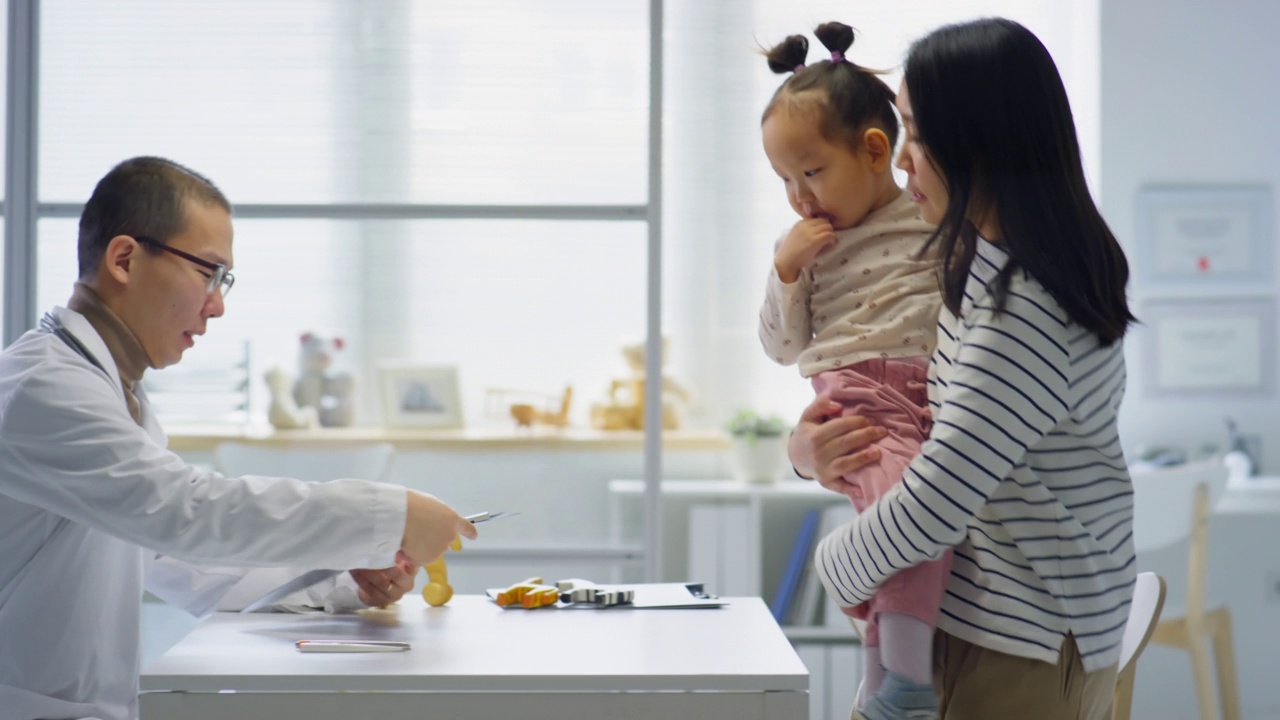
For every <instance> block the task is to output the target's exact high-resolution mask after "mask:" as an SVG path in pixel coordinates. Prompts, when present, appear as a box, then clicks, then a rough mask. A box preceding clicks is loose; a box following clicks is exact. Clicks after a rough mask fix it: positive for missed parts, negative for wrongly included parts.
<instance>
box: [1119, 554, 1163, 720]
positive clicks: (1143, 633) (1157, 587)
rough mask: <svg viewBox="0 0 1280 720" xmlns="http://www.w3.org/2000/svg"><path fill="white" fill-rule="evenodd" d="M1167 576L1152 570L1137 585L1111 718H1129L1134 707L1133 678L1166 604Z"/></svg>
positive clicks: (1121, 644)
mask: <svg viewBox="0 0 1280 720" xmlns="http://www.w3.org/2000/svg"><path fill="white" fill-rule="evenodd" d="M1164 590H1165V588H1164V578H1162V577H1160V576H1159V575H1157V574H1155V573H1151V572H1144V573H1138V579H1137V581H1136V583H1135V584H1134V587H1133V604H1131V605H1130V606H1129V621H1128V622H1127V623H1126V624H1125V627H1124V637H1123V638H1122V639H1121V641H1120V672H1119V674H1117V675H1116V695H1115V700H1114V701H1113V703H1112V705H1111V720H1129V714H1130V713H1131V712H1132V709H1133V682H1134V676H1135V675H1137V672H1138V657H1139V656H1140V655H1142V651H1143V649H1145V648H1146V647H1147V641H1148V640H1150V639H1151V634H1152V633H1153V632H1155V629H1156V622H1157V621H1159V620H1160V611H1161V610H1162V609H1163V608H1164Z"/></svg>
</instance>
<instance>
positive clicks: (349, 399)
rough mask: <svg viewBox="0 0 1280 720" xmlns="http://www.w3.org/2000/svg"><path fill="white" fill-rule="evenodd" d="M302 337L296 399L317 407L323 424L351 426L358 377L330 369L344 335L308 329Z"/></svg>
mask: <svg viewBox="0 0 1280 720" xmlns="http://www.w3.org/2000/svg"><path fill="white" fill-rule="evenodd" d="M299 340H300V345H299V350H298V367H299V374H298V380H297V382H295V383H294V384H293V399H294V401H295V402H296V403H297V404H298V407H300V408H307V407H311V408H315V409H316V413H317V414H318V415H319V418H320V425H321V426H323V427H348V426H350V425H351V424H353V423H354V422H355V419H356V403H355V379H354V378H352V377H351V375H349V374H348V373H333V374H330V373H329V372H328V370H329V366H330V365H332V364H333V356H334V355H336V354H337V353H338V352H339V351H341V350H342V346H343V344H344V343H343V341H342V338H340V337H334V338H331V339H330V338H323V337H320V336H319V335H316V334H314V333H304V334H303V335H302V337H301V338H300V339H299Z"/></svg>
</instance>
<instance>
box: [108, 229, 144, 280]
mask: <svg viewBox="0 0 1280 720" xmlns="http://www.w3.org/2000/svg"><path fill="white" fill-rule="evenodd" d="M141 247H142V246H141V245H139V244H138V241H137V240H134V239H133V238H131V237H129V236H128V235H117V236H115V237H113V238H111V241H110V242H108V243H107V251H106V252H104V253H103V254H102V266H101V267H100V268H98V272H100V273H105V274H106V275H109V276H110V277H111V279H112V280H115V281H116V282H117V283H120V284H121V285H128V284H129V275H130V272H131V271H132V270H133V261H134V260H135V259H137V257H138V252H139V251H140V249H141Z"/></svg>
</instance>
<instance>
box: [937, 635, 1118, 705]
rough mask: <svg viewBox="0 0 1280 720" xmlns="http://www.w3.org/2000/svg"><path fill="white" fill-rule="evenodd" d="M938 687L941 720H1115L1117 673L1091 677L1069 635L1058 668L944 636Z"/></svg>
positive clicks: (1108, 670)
mask: <svg viewBox="0 0 1280 720" xmlns="http://www.w3.org/2000/svg"><path fill="white" fill-rule="evenodd" d="M933 687H934V690H935V691H936V692H937V693H938V708H939V710H940V713H939V717H940V718H941V720H1109V719H1110V717H1111V699H1112V696H1113V695H1115V689H1116V668H1115V667H1114V666H1112V667H1109V668H1104V669H1102V670H1095V671H1094V672H1091V673H1086V672H1085V671H1084V665H1083V664H1082V663H1081V661H1080V650H1079V649H1078V648H1077V647H1076V641H1075V638H1073V637H1071V636H1069V635H1068V636H1067V639H1066V640H1064V641H1063V643H1062V653H1061V655H1060V657H1059V660H1058V664H1057V665H1050V664H1048V663H1044V662H1040V661H1039V660H1030V659H1028V658H1021V657H1016V656H1014V655H1006V654H1004V653H1000V652H996V651H995V650H988V649H986V648H983V647H979V646H977V645H974V644H972V643H969V642H966V641H964V640H961V639H959V638H956V637H953V636H951V635H948V634H947V633H944V632H941V631H939V632H937V633H934V636H933Z"/></svg>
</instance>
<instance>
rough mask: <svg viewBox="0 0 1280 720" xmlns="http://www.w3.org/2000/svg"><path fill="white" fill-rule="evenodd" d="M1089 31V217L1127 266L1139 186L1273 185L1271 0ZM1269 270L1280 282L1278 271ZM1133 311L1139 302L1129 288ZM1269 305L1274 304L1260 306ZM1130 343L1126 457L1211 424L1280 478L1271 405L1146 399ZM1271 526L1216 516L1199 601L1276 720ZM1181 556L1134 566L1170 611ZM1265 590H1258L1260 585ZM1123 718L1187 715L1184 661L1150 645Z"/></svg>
mask: <svg viewBox="0 0 1280 720" xmlns="http://www.w3.org/2000/svg"><path fill="white" fill-rule="evenodd" d="M1101 22H1102V63H1101V69H1102V167H1101V170H1102V175H1101V177H1102V183H1101V189H1102V195H1101V197H1102V209H1103V213H1104V214H1105V215H1106V218H1107V221H1108V222H1109V223H1110V224H1111V227H1112V229H1113V230H1114V231H1115V232H1116V234H1117V235H1118V236H1119V237H1120V239H1121V242H1122V243H1124V244H1125V246H1126V248H1127V249H1128V250H1129V251H1130V254H1131V255H1132V248H1133V240H1134V236H1135V232H1136V230H1135V213H1134V203H1135V200H1136V197H1137V192H1138V189H1139V188H1141V187H1142V186H1144V185H1146V184H1201V183H1205V184H1264V185H1270V186H1275V185H1276V184H1277V181H1278V180H1280V162H1278V160H1280V136H1278V135H1277V134H1276V128H1277V127H1278V126H1280V93H1277V92H1276V91H1275V89H1274V87H1275V84H1274V81H1273V80H1272V79H1270V76H1271V74H1272V72H1273V70H1274V68H1276V67H1280V43H1277V41H1276V37H1275V33H1274V28H1275V27H1276V26H1277V25H1278V24H1280V4H1276V3H1274V2H1271V1H1270V0H1222V1H1221V2H1215V3H1210V2H1208V1H1207V0H1104V2H1103V3H1102V10H1101ZM1277 272H1280V270H1278V271H1277ZM1131 294H1132V295H1133V297H1134V299H1135V300H1137V301H1138V302H1137V304H1138V307H1137V312H1138V314H1139V315H1141V311H1142V306H1141V302H1142V300H1143V299H1144V298H1147V297H1152V295H1151V294H1150V293H1149V290H1148V288H1144V287H1142V286H1141V285H1140V284H1139V285H1136V286H1134V287H1133V288H1132V289H1131ZM1273 297H1274V296H1273ZM1144 339H1145V338H1144V336H1143V332H1142V331H1141V330H1140V331H1138V332H1136V333H1135V334H1134V335H1133V336H1132V337H1131V339H1130V341H1129V343H1128V348H1127V349H1128V356H1129V378H1130V382H1129V392H1128V394H1127V396H1126V398H1125V403H1124V407H1123V411H1122V413H1121V433H1122V437H1123V438H1124V441H1125V444H1126V446H1127V447H1128V448H1129V449H1130V450H1132V449H1134V448H1136V447H1139V446H1143V445H1152V444H1168V443H1174V444H1178V445H1181V446H1182V447H1184V448H1185V449H1188V450H1193V449H1195V448H1197V447H1199V446H1200V445H1201V444H1203V443H1205V442H1215V443H1219V444H1221V443H1224V442H1225V434H1224V431H1223V425H1222V418H1223V416H1224V415H1228V414H1229V415H1232V416H1234V417H1235V418H1236V419H1237V420H1238V421H1239V422H1240V423H1241V425H1242V426H1243V429H1244V430H1245V431H1246V432H1250V433H1256V434H1259V435H1261V436H1262V441H1263V450H1262V458H1263V464H1264V470H1265V471H1267V472H1269V473H1272V474H1275V473H1280V423H1277V422H1276V420H1277V418H1278V417H1280V400H1277V399H1276V398H1257V399H1239V400H1231V401H1210V400H1204V401H1190V400H1186V399H1177V400H1174V399H1164V398H1161V399H1155V398H1151V397H1147V396H1146V395H1145V394H1144V392H1143V385H1144V383H1145V382H1146V379H1147V378H1146V377H1144V375H1143V367H1142V353H1141V346H1142V342H1143V340H1144ZM1276 521H1277V517H1276V515H1274V514H1260V515H1252V516H1241V515H1226V516H1224V515H1219V516H1215V518H1214V520H1213V524H1212V531H1211V538H1212V539H1211V545H1212V550H1211V560H1210V582H1209V596H1210V598H1211V599H1213V600H1216V601H1218V602H1225V603H1227V604H1228V605H1229V607H1230V608H1231V610H1232V614H1233V616H1234V621H1235V638H1236V656H1237V664H1238V667H1239V672H1240V689H1241V695H1242V701H1243V705H1244V717H1246V718H1280V684H1277V683H1276V682H1275V679H1276V671H1275V669H1274V668H1275V666H1276V662H1277V660H1280V603H1278V602H1277V600H1276V599H1275V598H1274V597H1273V596H1272V594H1271V589H1270V585H1271V584H1272V583H1273V582H1274V578H1275V577H1280V556H1277V555H1276V553H1275V552H1274V548H1275V547H1276V544H1275V538H1276V533H1275V529H1274V528H1275V527H1276ZM1185 553H1186V549H1185V546H1183V547H1181V548H1175V549H1172V550H1169V551H1167V552H1165V553H1161V554H1158V555H1153V556H1151V557H1144V558H1141V561H1140V565H1141V566H1142V568H1143V569H1150V570H1156V571H1158V572H1160V573H1161V574H1162V575H1165V577H1166V578H1168V579H1169V580H1170V599H1169V603H1170V604H1171V605H1173V606H1177V605H1179V604H1180V603H1181V597H1182V596H1183V583H1184V582H1185V562H1186V561H1185V558H1186V554H1185ZM1269 578H1270V579H1269ZM1134 717H1135V718H1162V719H1165V718H1168V719H1169V720H1177V719H1179V718H1194V717H1196V711H1195V705H1194V695H1193V690H1192V686H1191V670H1190V664H1189V662H1188V660H1187V657H1186V654H1185V653H1181V652H1179V651H1175V650H1171V649H1166V648H1160V647H1151V648H1149V649H1148V650H1147V653H1146V654H1145V655H1144V656H1143V660H1142V663H1141V665H1140V667H1139V674H1138V686H1137V691H1136V698H1135V703H1134Z"/></svg>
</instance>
